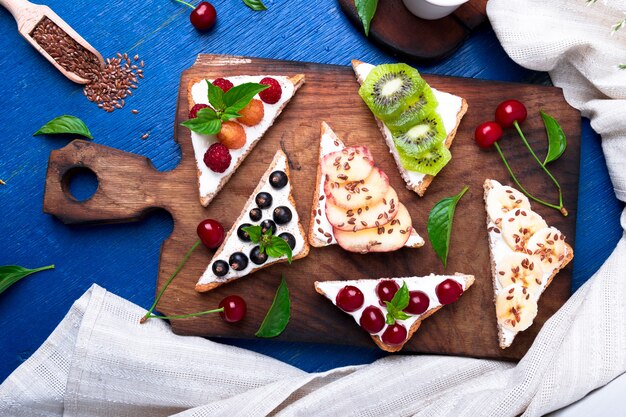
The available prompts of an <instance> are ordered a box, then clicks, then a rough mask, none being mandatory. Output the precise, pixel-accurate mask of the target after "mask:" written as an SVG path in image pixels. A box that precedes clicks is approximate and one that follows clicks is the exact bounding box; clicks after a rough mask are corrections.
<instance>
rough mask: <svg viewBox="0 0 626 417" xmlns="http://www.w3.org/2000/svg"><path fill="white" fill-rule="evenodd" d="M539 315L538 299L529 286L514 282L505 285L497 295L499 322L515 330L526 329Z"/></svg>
mask: <svg viewBox="0 0 626 417" xmlns="http://www.w3.org/2000/svg"><path fill="white" fill-rule="evenodd" d="M536 316H537V300H536V298H535V297H533V296H532V295H531V293H530V291H529V290H528V288H526V287H524V286H521V285H518V284H513V285H509V286H508V287H504V288H503V289H501V290H500V291H499V292H498V295H497V296H496V317H497V319H498V323H499V324H500V325H501V326H502V327H504V328H507V329H509V330H512V331H514V332H521V331H523V330H526V329H528V328H529V327H530V325H531V324H533V320H534V319H535V317H536Z"/></svg>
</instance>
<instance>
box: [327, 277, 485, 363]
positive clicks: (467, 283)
mask: <svg viewBox="0 0 626 417" xmlns="http://www.w3.org/2000/svg"><path fill="white" fill-rule="evenodd" d="M448 280H451V281H454V282H453V283H452V285H453V286H456V284H455V283H457V284H459V285H460V287H459V286H456V287H457V289H458V290H460V293H458V292H457V293H456V294H457V295H458V296H459V297H460V296H461V295H462V294H463V293H464V292H465V291H467V289H468V288H469V287H471V286H472V284H473V283H474V277H473V276H472V275H463V274H458V273H457V274H454V275H434V274H431V275H428V276H425V277H406V278H381V279H359V280H351V281H317V282H315V290H316V291H317V292H318V293H320V294H322V295H324V296H325V297H326V298H328V299H329V300H330V301H332V302H333V304H335V305H336V306H337V295H338V294H339V292H340V291H341V290H343V289H344V288H345V287H346V286H352V287H356V288H358V289H359V290H360V292H361V293H362V296H363V303H362V304H361V306H360V307H358V308H356V310H354V308H352V309H353V310H354V311H345V310H343V309H342V308H341V307H339V306H337V307H338V308H340V309H341V310H342V311H344V312H345V313H347V314H350V315H351V316H352V317H353V318H354V320H355V321H356V322H357V324H359V325H361V323H360V322H361V317H362V316H363V314H364V313H366V314H367V313H369V314H371V309H370V310H368V307H370V306H374V307H375V308H377V309H379V310H380V312H382V317H386V315H387V308H386V305H385V303H384V302H383V301H382V300H381V299H380V297H379V295H378V291H377V288H378V286H379V284H380V283H381V282H382V281H394V282H395V283H396V284H397V286H396V288H400V287H402V284H403V282H406V285H407V287H408V290H409V291H410V292H413V291H421V292H422V293H423V294H421V297H419V299H420V300H421V303H422V304H421V307H422V308H420V310H419V311H421V313H418V314H409V318H407V319H406V320H397V321H396V323H397V324H400V325H402V326H403V327H404V328H405V329H406V338H405V339H404V341H403V342H401V343H395V344H393V345H391V344H388V343H385V342H384V341H383V338H385V336H383V335H384V333H385V331H386V330H387V329H388V327H389V326H388V325H387V324H384V325H383V327H382V328H381V329H380V331H378V332H377V333H373V334H372V333H370V336H371V337H372V339H373V340H374V342H375V343H376V344H377V345H378V347H380V348H381V349H383V350H385V351H387V352H397V351H399V350H400V349H402V347H403V346H404V345H405V344H406V342H408V341H409V339H411V337H412V336H413V334H414V333H415V332H416V331H417V329H418V328H419V327H420V325H421V324H422V320H424V319H425V318H427V317H429V316H430V315H431V314H433V313H435V312H437V311H438V310H439V309H440V308H441V307H443V306H444V304H442V302H441V301H440V300H439V296H438V294H441V293H440V290H441V288H442V287H443V286H446V285H448V286H449V285H450V282H449V281H448ZM444 281H448V282H446V283H445V284H443V286H440V287H439V289H438V286H439V285H440V284H441V283H443V282H444ZM387 284H389V283H388V282H387ZM392 285H393V284H392ZM344 291H345V290H344ZM392 296H393V293H392V294H391V295H390V297H389V298H391V297H392ZM424 297H426V299H427V300H428V301H427V302H424V301H425V300H424ZM455 298H456V299H458V297H455ZM448 301H449V300H448ZM448 301H446V302H448ZM454 301H456V300H453V302H454ZM357 305H358V304H357ZM377 314H380V313H377ZM368 333H369V332H368Z"/></svg>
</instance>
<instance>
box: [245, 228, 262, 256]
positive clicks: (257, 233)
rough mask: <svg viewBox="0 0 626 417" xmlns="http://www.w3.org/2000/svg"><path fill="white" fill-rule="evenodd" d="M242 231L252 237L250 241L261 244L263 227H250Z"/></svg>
mask: <svg viewBox="0 0 626 417" xmlns="http://www.w3.org/2000/svg"><path fill="white" fill-rule="evenodd" d="M242 230H243V231H244V232H246V233H247V234H248V236H250V240H251V241H252V242H253V243H259V241H260V240H261V230H262V229H261V226H248V227H244V228H243V229H242ZM261 252H263V251H261Z"/></svg>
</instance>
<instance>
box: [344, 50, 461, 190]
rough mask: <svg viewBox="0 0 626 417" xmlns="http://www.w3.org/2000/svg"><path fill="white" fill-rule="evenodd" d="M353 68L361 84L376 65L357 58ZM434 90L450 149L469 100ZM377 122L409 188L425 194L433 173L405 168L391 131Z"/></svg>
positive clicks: (377, 120)
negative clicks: (423, 172) (427, 173)
mask: <svg viewBox="0 0 626 417" xmlns="http://www.w3.org/2000/svg"><path fill="white" fill-rule="evenodd" d="M352 68H353V69H354V73H355V74H356V77H357V81H358V82H359V84H363V82H364V81H365V79H366V78H367V75H368V74H369V73H370V71H371V70H372V69H373V68H374V65H371V64H367V63H365V62H362V61H358V60H356V59H355V60H352ZM432 91H433V93H434V94H435V97H436V98H437V101H438V102H439V105H438V107H437V109H436V111H437V113H439V115H440V116H441V118H442V120H443V124H444V127H445V130H446V134H447V137H446V139H445V142H444V145H445V146H446V147H447V148H448V149H450V146H451V145H452V141H453V140H454V136H455V135H456V131H457V128H458V127H459V124H460V123H461V119H462V118H463V115H465V112H467V101H465V99H464V98H462V97H458V96H455V95H453V94H449V93H444V92H442V91H439V90H437V89H435V88H432ZM376 123H377V124H378V128H379V129H380V132H381V133H382V135H383V137H384V138H385V142H386V143H387V146H388V147H389V151H390V152H391V154H392V155H393V158H394V160H395V161H396V165H397V166H398V170H399V171H400V175H401V176H402V178H403V179H404V181H405V182H406V186H407V188H408V189H409V190H413V191H415V192H416V193H417V194H418V195H419V196H420V197H422V196H424V193H425V192H426V189H427V188H428V186H429V185H430V183H431V182H432V180H433V179H434V177H433V176H432V175H426V174H422V173H419V172H415V171H409V170H407V169H405V168H404V167H403V166H402V164H401V162H400V156H399V155H398V150H397V149H396V145H395V144H394V141H393V136H392V135H391V131H390V130H389V129H388V128H387V126H386V125H385V124H384V123H383V122H382V120H380V119H378V118H376Z"/></svg>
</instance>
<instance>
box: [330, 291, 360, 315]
mask: <svg viewBox="0 0 626 417" xmlns="http://www.w3.org/2000/svg"><path fill="white" fill-rule="evenodd" d="M335 302H336V303H337V307H339V308H340V309H342V310H343V311H346V312H348V313H352V312H353V311H357V310H358V309H359V308H361V306H362V305H363V302H364V297H363V293H362V292H361V290H360V289H358V288H357V287H353V286H352V285H346V286H345V287H343V288H342V289H340V290H339V292H338V293H337V299H336V300H335Z"/></svg>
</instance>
